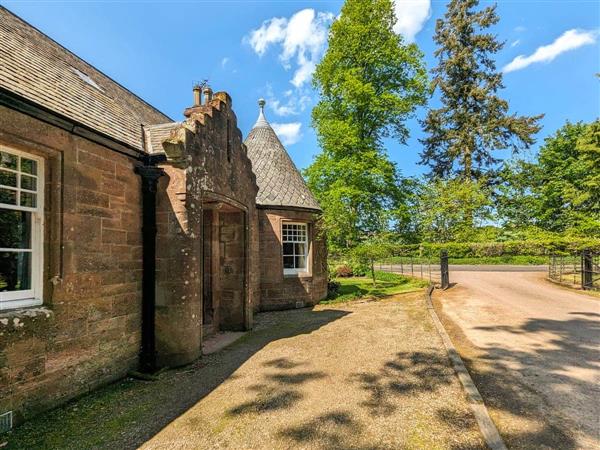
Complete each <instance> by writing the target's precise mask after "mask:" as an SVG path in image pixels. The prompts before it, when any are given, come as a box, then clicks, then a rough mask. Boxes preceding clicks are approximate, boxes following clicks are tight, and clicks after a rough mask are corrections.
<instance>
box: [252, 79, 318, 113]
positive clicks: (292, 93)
mask: <svg viewBox="0 0 600 450" xmlns="http://www.w3.org/2000/svg"><path fill="white" fill-rule="evenodd" d="M311 94H312V93H311V91H310V90H309V89H308V88H306V87H301V88H296V89H288V90H286V91H284V92H283V95H281V96H280V97H279V98H278V97H277V96H275V93H274V92H273V86H271V84H270V83H267V85H266V87H265V93H264V97H265V98H266V99H267V107H269V109H271V111H273V112H274V113H275V114H276V115H278V116H281V117H287V116H297V115H298V114H300V113H302V112H304V111H305V110H306V108H307V107H308V106H309V105H310V103H311V102H312V100H313V97H312V95H311Z"/></svg>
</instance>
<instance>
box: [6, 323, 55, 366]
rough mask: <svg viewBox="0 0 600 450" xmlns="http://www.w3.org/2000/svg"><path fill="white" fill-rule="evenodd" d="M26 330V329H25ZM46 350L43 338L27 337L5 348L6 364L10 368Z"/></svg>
mask: <svg viewBox="0 0 600 450" xmlns="http://www.w3.org/2000/svg"><path fill="white" fill-rule="evenodd" d="M25 331H27V330H25ZM45 351H46V342H45V341H44V339H40V338H37V337H29V338H24V339H20V340H18V341H16V342H14V343H13V344H12V345H10V346H9V347H8V348H7V349H6V350H5V356H6V365H7V366H8V367H9V368H10V367H13V366H18V365H21V364H24V363H25V362H26V361H28V360H30V359H32V358H35V357H38V356H41V355H43V354H44V352H45Z"/></svg>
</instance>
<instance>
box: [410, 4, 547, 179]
mask: <svg viewBox="0 0 600 450" xmlns="http://www.w3.org/2000/svg"><path fill="white" fill-rule="evenodd" d="M478 4H479V0H451V1H450V3H449V4H448V9H447V11H446V14H445V15H444V18H442V19H438V21H437V23H436V33H435V37H434V40H435V42H436V44H437V45H438V49H437V50H436V51H435V56H436V58H437V59H438V66H437V67H435V68H434V69H433V70H432V74H433V87H434V89H437V90H439V92H440V95H441V103H442V106H441V107H440V108H438V109H431V110H430V111H429V112H428V114H427V116H426V118H425V120H423V121H422V122H421V125H422V126H423V129H424V131H425V133H427V135H428V136H427V137H426V138H425V139H423V140H421V143H422V144H423V146H424V149H423V152H422V153H421V164H424V165H428V166H430V167H431V169H432V173H433V175H435V176H438V177H442V178H446V177H448V176H450V175H459V176H460V177H461V178H464V179H479V178H480V177H482V176H484V175H487V178H488V179H491V178H492V177H491V176H490V175H491V174H490V173H486V172H487V171H489V170H490V169H493V168H494V167H495V166H496V165H497V163H498V162H499V160H498V159H497V158H496V157H495V156H494V154H493V151H494V150H499V149H511V150H513V151H517V150H519V149H521V148H528V147H529V146H531V145H532V144H533V143H534V138H533V136H534V135H535V133H537V132H538V131H539V130H540V125H539V120H540V119H541V118H542V117H543V115H539V116H535V117H525V116H517V115H516V114H512V115H511V114H509V113H508V109H509V107H508V102H507V101H506V100H503V99H502V98H500V97H499V96H498V95H497V92H498V90H500V89H502V88H503V87H504V86H503V84H502V73H500V72H498V71H497V70H496V63H495V61H494V59H493V55H494V54H495V53H497V52H498V51H499V50H501V49H502V47H503V46H504V43H501V42H498V40H497V39H496V36H494V35H493V34H490V33H484V32H482V30H485V29H487V28H489V27H490V26H492V25H495V24H496V23H497V22H498V21H499V17H498V15H497V14H496V6H495V5H494V6H489V7H486V8H484V9H482V10H479V11H476V10H475V8H476V7H477V6H478Z"/></svg>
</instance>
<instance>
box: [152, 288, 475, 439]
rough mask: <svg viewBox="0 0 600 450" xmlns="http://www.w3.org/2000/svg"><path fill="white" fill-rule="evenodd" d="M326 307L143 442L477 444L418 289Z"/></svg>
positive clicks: (299, 315) (301, 316)
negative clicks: (305, 327)
mask: <svg viewBox="0 0 600 450" xmlns="http://www.w3.org/2000/svg"><path fill="white" fill-rule="evenodd" d="M324 309H325V308H324V307H317V308H315V309H314V310H313V311H310V312H308V311H298V312H296V314H294V315H292V316H295V319H297V320H299V321H307V322H308V323H310V322H311V321H312V320H313V319H311V315H313V316H315V317H318V316H319V314H320V313H322V311H323V310H324ZM326 309H328V310H329V311H332V310H335V311H337V312H338V313H339V314H340V317H339V318H337V320H333V321H331V322H329V323H327V324H323V325H322V326H320V327H318V328H314V329H313V330H312V331H311V332H309V333H306V334H298V335H295V336H291V337H289V338H287V339H280V340H277V341H273V342H270V343H269V344H268V345H267V346H265V347H264V348H263V349H262V350H261V351H260V352H258V353H256V354H254V355H253V356H252V357H251V358H250V359H248V360H247V361H246V362H245V363H244V364H243V365H242V366H241V367H240V368H239V369H237V370H236V371H235V372H234V373H233V374H232V376H230V377H229V378H228V379H227V380H226V381H225V382H224V383H223V384H221V385H220V386H219V387H218V388H217V389H215V390H214V391H212V392H211V393H210V394H209V395H208V396H206V397H205V398H204V399H202V400H201V401H199V402H198V403H196V404H195V405H194V406H193V407H191V408H190V409H189V410H188V411H187V412H186V413H185V414H183V415H181V416H180V417H179V418H177V419H176V420H175V421H173V422H172V423H170V424H169V425H168V426H167V427H166V428H164V429H163V430H162V431H161V432H160V433H159V434H158V435H156V436H155V437H154V438H153V439H151V440H150V441H148V442H147V443H146V444H145V445H143V446H142V448H143V449H189V448H201V449H204V448H206V449H209V448H210V449H216V448H228V449H275V448H276V449H286V448H290V449H291V448H293V449H296V448H302V449H313V448H314V449H332V448H340V449H365V450H366V449H402V448H411V449H412V448H415V449H416V448H419V449H444V448H455V449H458V448H460V449H465V448H485V447H484V445H483V443H482V440H481V437H480V434H479V431H478V429H477V426H476V423H475V421H474V418H473V417H472V415H471V412H470V410H469V407H468V405H467V404H466V401H465V399H464V394H463V392H462V391H461V388H460V386H459V384H458V381H457V378H456V376H455V374H454V373H453V371H452V369H451V367H450V366H449V361H448V359H447V355H446V353H445V351H444V349H443V347H442V343H441V341H440V339H439V337H438V335H437V334H436V332H435V329H434V328H433V326H432V323H431V319H430V318H429V316H428V314H427V311H426V309H425V304H424V301H423V298H422V295H421V294H419V295H408V296H399V297H397V300H387V301H381V302H368V303H352V304H345V305H343V306H339V307H337V308H331V306H328V307H326ZM261 326H264V323H263V324H261Z"/></svg>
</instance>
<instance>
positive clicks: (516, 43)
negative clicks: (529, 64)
mask: <svg viewBox="0 0 600 450" xmlns="http://www.w3.org/2000/svg"><path fill="white" fill-rule="evenodd" d="M520 43H521V40H520V39H517V40H516V41H513V42H511V44H510V46H511V47H516V46H517V45H519V44H520Z"/></svg>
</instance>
